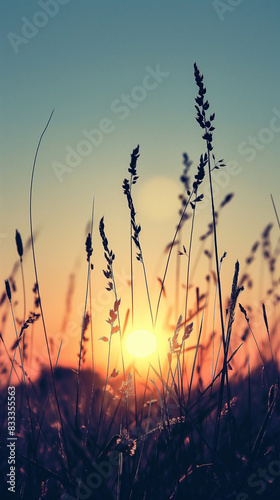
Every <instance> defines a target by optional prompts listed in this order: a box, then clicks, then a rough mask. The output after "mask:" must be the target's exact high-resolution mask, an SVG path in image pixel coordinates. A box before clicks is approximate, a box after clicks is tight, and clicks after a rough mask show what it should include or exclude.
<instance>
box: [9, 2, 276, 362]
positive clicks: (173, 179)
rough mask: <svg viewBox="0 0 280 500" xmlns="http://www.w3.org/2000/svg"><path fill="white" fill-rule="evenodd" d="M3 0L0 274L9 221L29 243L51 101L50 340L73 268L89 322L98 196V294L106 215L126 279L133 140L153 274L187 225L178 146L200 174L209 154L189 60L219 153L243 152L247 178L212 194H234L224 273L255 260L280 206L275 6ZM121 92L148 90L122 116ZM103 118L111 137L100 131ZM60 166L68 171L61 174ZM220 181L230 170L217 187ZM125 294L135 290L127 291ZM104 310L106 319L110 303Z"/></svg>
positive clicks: (45, 236) (37, 210) (45, 209)
mask: <svg viewBox="0 0 280 500" xmlns="http://www.w3.org/2000/svg"><path fill="white" fill-rule="evenodd" d="M232 4H235V6H234V7H233V6H232ZM237 4H238V5H237ZM0 5H1V14H2V15H1V16H0V26H1V83H0V85H1V108H2V109H1V111H2V112H1V184H0V195H1V201H0V203H1V205H0V208H1V215H0V254H1V262H0V275H1V279H2V282H4V279H5V278H7V276H9V273H10V272H11V269H12V266H13V264H14V261H15V260H16V258H17V255H16V251H15V245H14V232H15V229H16V228H17V229H18V230H19V231H20V232H21V234H22V238H23V240H24V241H26V240H27V238H28V237H29V188H30V176H31V169H32V162H33V157H34V152H35V149H36V145H37V142H38V139H39V136H40V134H41V131H42V129H43V127H44V125H45V123H46V121H47V119H48V117H49V115H50V113H51V111H52V109H54V110H55V111H54V115H53V118H52V120H51V123H50V126H49V129H48V130H47V133H46V135H45V137H44V140H43V143H42V146H41V149H40V152H39V157H38V162H37V169H36V172H35V180H34V195H33V221H34V228H35V229H36V230H37V231H38V237H37V240H36V251H37V261H38V262H37V263H38V271H39V279H40V282H41V292H42V294H43V296H44V298H45V300H44V302H45V307H46V315H47V318H48V323H49V325H50V329H51V330H52V331H53V332H54V334H56V333H57V331H59V329H60V326H61V321H62V319H61V318H62V317H63V310H64V303H65V294H66V290H67V286H68V276H69V273H71V272H78V275H77V282H76V286H77V290H78V291H79V292H80V293H77V294H76V296H75V299H74V304H73V311H74V315H75V319H74V321H76V322H77V323H79V322H80V321H81V319H80V318H79V315H78V312H77V311H78V310H79V311H80V310H82V303H83V297H84V291H85V278H86V263H85V258H84V253H83V252H84V241H85V234H86V226H87V223H88V221H89V219H90V213H91V204H92V197H93V196H94V197H95V231H94V249H95V250H94V263H95V266H96V269H95V273H96V275H95V276H94V282H95V285H94V286H95V287H96V289H95V291H96V293H97V295H98V294H101V291H102V290H103V288H104V286H105V284H106V282H105V279H104V277H103V276H102V273H101V267H102V265H103V260H102V248H101V243H100V238H99V235H98V221H99V219H100V217H101V216H102V215H104V216H105V224H106V231H107V235H108V238H109V244H110V246H111V247H113V249H114V251H115V253H116V255H117V256H118V259H119V260H118V263H117V262H116V269H117V271H118V274H119V276H120V282H121V281H123V282H125V276H127V274H128V272H129V267H128V263H127V262H128V256H129V253H128V252H129V233H128V228H129V216H128V212H127V203H126V200H125V198H124V196H123V194H122V187H121V186H122V180H123V178H124V177H125V176H127V167H128V164H129V161H130V154H131V152H132V149H133V148H134V147H136V145H137V144H140V153H141V157H140V159H139V162H138V171H139V175H140V178H139V181H138V184H137V185H136V186H135V191H134V192H135V204H136V208H137V217H138V221H139V222H141V224H142V226H143V234H142V238H143V249H144V253H145V254H146V256H147V257H146V259H147V268H148V274H149V275H152V276H153V277H154V275H155V273H157V272H158V266H159V265H160V264H159V261H160V259H162V250H163V248H164V246H165V244H166V243H168V242H169V241H170V240H171V239H172V237H173V232H174V227H175V225H176V222H177V218H176V213H177V210H178V208H179V204H178V200H177V199H176V196H177V195H176V186H177V189H178V193H179V192H180V190H181V186H180V182H179V177H180V175H181V172H182V153H183V152H184V151H186V152H187V153H188V154H189V156H190V158H191V160H192V161H193V163H194V164H193V169H192V176H193V175H194V174H195V172H196V164H197V161H198V159H199V156H200V154H201V153H202V152H204V144H203V141H202V140H201V133H200V129H199V127H198V125H197V123H196V121H195V119H194V118H195V110H194V97H195V96H196V92H197V91H196V86H195V83H194V78H193V63H194V62H195V61H196V62H197V64H198V66H199V69H200V71H201V72H202V73H203V74H204V77H205V84H206V87H207V96H208V99H209V102H210V106H211V112H215V113H216V121H215V126H216V131H215V134H214V150H215V154H216V157H217V158H224V159H225V162H226V163H229V162H232V161H234V162H236V163H235V165H236V167H235V170H236V171H237V172H238V174H237V175H229V174H228V175H227V180H226V181H225V183H226V185H225V186H224V187H223V186H222V187H221V186H220V187H219V188H217V198H216V199H217V204H218V203H220V202H221V201H222V199H223V198H224V196H225V195H226V194H227V193H229V192H234V193H235V197H234V199H233V201H232V202H231V204H230V206H229V207H226V208H225V209H224V210H225V212H224V215H223V216H222V217H221V222H220V251H221V253H222V252H223V251H224V250H226V251H227V252H228V253H229V257H228V264H227V266H228V273H229V274H230V275H232V271H233V265H234V262H235V260H236V259H237V258H239V259H242V257H244V255H247V254H248V252H249V250H250V248H251V246H252V244H253V243H254V241H255V240H256V239H258V237H259V235H260V233H261V231H262V230H263V228H264V226H265V225H266V224H267V223H268V222H270V221H272V222H273V223H274V226H275V227H274V233H273V238H274V241H276V239H277V237H278V234H277V230H276V220H275V216H274V213H273V209H272V205H271V200H270V193H272V194H273V196H274V199H275V203H276V206H277V207H278V209H279V211H280V193H279V181H280V174H279V164H278V163H279V134H280V99H279V83H280V81H279V80H280V78H279V77H280V72H279V63H277V60H278V59H279V45H280V44H279V21H280V4H279V2H278V1H277V0H270V1H267V2H264V1H262V0H243V1H240V2H237V1H235V2H233V1H231V2H230V0H225V1H224V2H222V1H220V2H218V1H209V0H190V1H186V0H174V1H172V2H171V1H170V0H160V1H159V0H151V1H149V2H148V1H144V2H143V1H142V2H139V1H138V2H137V1H131V0H130V1H128V0H122V2H116V1H113V0H105V1H104V0H103V1H101V0H99V1H94V2H93V1H90V0H80V1H78V0H70V1H67V0H64V1H63V2H62V1H61V2H58V0H56V1H49V2H48V1H44V0H42V1H41V2H37V1H33V0H30V1H28V2H18V1H16V0H9V1H4V0H1V1H0ZM43 6H44V8H45V11H44V8H43ZM42 13H43V14H42ZM34 23H35V24H34ZM39 25H40V27H39ZM157 67H159V68H160V71H161V72H163V73H164V76H162V77H161V81H160V78H159V79H158V82H156V80H155V79H153V77H151V78H150V79H149V80H147V75H148V74H151V73H153V71H156V68H157ZM147 68H148V69H147ZM145 78H146V80H145ZM143 81H149V85H150V86H151V87H152V83H153V82H154V83H155V82H156V83H157V85H156V86H155V85H154V86H155V87H156V88H153V89H152V88H151V89H149V90H146V91H145V90H144V91H143ZM139 87H140V89H139ZM141 89H142V90H141ZM127 94H129V95H130V96H136V97H137V96H138V101H135V99H134V98H132V101H131V100H130V101H129V102H132V104H130V105H129V106H128V105H127V104H126V106H128V107H126V109H122V110H120V108H119V106H120V105H121V101H122V100H123V99H125V97H124V96H125V95H127ZM130 99H131V97H130ZM102 127H103V128H104V127H105V128H106V131H107V133H105V132H104V131H103V132H102V133H101V132H100V128H101V129H102ZM92 129H98V130H99V133H98V136H99V143H98V144H96V145H93V146H92V151H90V152H87V153H85V154H84V157H83V158H80V160H77V163H78V164H77V166H76V167H75V168H72V169H71V171H69V164H67V161H66V155H67V151H69V148H71V151H72V150H74V151H76V152H77V149H78V150H79V148H82V147H83V146H82V143H81V141H84V140H85V131H86V132H90V131H91V130H92ZM101 134H102V135H101ZM95 137H97V135H96V136H95ZM250 137H251V139H250ZM254 138H257V139H254ZM255 141H256V142H255ZM249 142H252V144H251V145H249ZM248 148H250V149H248ZM58 163H59V164H60V165H64V167H65V166H66V167H67V168H68V171H65V172H63V173H60V175H58V174H57V165H58ZM54 166H56V167H55V168H54ZM217 173H218V175H219V172H218V171H216V172H215V174H217ZM155 178H156V179H155ZM224 180H225V179H223V178H222V177H220V183H221V182H224ZM155 185H156V186H158V187H157V188H155V187H154V186H155ZM151 192H153V196H154V203H152V204H151V203H150V199H151ZM148 201H149V207H150V208H149V210H148V211H147V205H148ZM173 202H174V203H173ZM160 204H161V205H162V207H163V209H162V211H161V212H160V213H159V211H158V206H159V205H160ZM162 213H163V214H164V217H162ZM200 216H201V219H200V220H199V222H198V228H197V233H196V234H197V235H198V236H199V235H200V234H201V233H203V232H205V230H206V228H207V223H208V222H209V220H210V213H209V206H208V209H207V208H206V205H205V210H201V214H200ZM187 236H188V234H186V238H187ZM186 242H187V239H186ZM160 262H163V261H160ZM25 266H26V273H27V279H26V281H27V286H28V287H29V288H28V289H29V290H30V289H31V287H32V285H33V283H34V274H32V273H33V271H32V267H31V258H30V254H29V255H27V256H26V259H25ZM139 276H140V274H139ZM19 277H20V276H19V275H18V279H19ZM141 279H142V278H141ZM154 287H156V285H154ZM156 290H157V289H156ZM157 291H158V290H157ZM102 293H103V292H102ZM123 294H124V296H125V295H126V294H127V296H129V295H128V292H127V290H126V288H125V285H123ZM18 298H19V300H21V297H20V296H19V297H18ZM102 300H103V299H100V301H101V302H102ZM103 302H104V300H103ZM105 302H106V301H105ZM109 306H110V302H109V304H108V307H109ZM29 308H30V309H31V308H32V298H31V299H30V306H29ZM99 308H100V311H99V312H100V314H101V313H102V314H103V318H102V321H104V318H105V317H106V315H107V309H106V308H107V303H106V304H105V305H103V306H102V305H99ZM104 308H105V309H104ZM75 342H76V343H78V339H75ZM65 359H66V358H65Z"/></svg>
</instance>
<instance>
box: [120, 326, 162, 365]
mask: <svg viewBox="0 0 280 500" xmlns="http://www.w3.org/2000/svg"><path fill="white" fill-rule="evenodd" d="M156 348H157V339H156V337H155V335H154V334H153V333H152V332H150V331H149V330H134V331H133V332H131V333H130V334H129V335H128V337H127V339H126V349H127V351H128V352H129V354H131V355H132V356H134V357H135V358H147V357H148V356H150V355H151V354H153V352H154V351H155V350H156Z"/></svg>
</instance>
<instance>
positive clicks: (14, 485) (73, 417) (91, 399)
mask: <svg viewBox="0 0 280 500" xmlns="http://www.w3.org/2000/svg"><path fill="white" fill-rule="evenodd" d="M194 77H195V83H196V85H197V92H198V93H197V96H196V98H195V112H196V121H197V125H198V127H199V128H200V129H201V133H202V145H203V150H202V153H201V155H200V157H199V159H198V164H197V168H196V169H193V168H191V166H192V162H191V161H190V159H189V157H188V155H187V154H186V153H184V154H183V172H182V175H181V178H180V180H181V183H182V186H183V188H182V189H183V190H182V194H180V195H179V204H180V208H179V218H178V224H177V226H176V228H175V230H174V234H173V235H171V238H170V235H167V246H166V249H165V250H166V251H165V259H166V262H165V268H164V272H163V274H162V276H160V277H156V279H157V281H158V284H159V294H158V300H157V302H156V303H153V301H152V299H151V293H150V287H149V277H148V275H147V269H146V264H145V262H146V261H145V259H148V256H145V255H144V252H143V248H142V242H141V235H142V233H141V231H142V228H141V225H140V221H139V220H138V214H137V206H136V205H135V202H134V192H133V187H134V185H135V184H136V183H138V182H141V178H140V179H139V177H138V170H137V162H138V159H139V156H140V148H139V146H136V147H135V149H134V150H133V151H132V153H131V161H130V164H129V167H128V175H127V178H126V179H124V180H123V183H122V189H123V194H124V196H125V197H126V200H127V206H128V211H129V217H130V263H129V265H130V280H129V287H130V298H129V302H128V303H123V300H122V296H121V294H119V292H118V287H117V283H116V279H115V274H114V264H115V261H116V260H117V257H118V256H117V255H115V254H114V251H113V249H112V248H111V246H110V234H108V232H107V227H106V220H104V218H102V219H101V220H100V221H96V220H95V216H94V202H93V207H92V215H91V224H90V228H89V232H88V234H87V236H86V240H85V253H84V262H85V263H86V266H87V280H86V294H85V301H84V310H83V314H82V315H81V318H80V321H81V334H80V339H77V338H75V339H74V340H73V342H74V341H75V342H76V346H77V361H76V365H75V369H73V368H72V367H71V368H70V367H67V366H63V365H62V364H61V363H60V352H61V350H63V348H64V346H63V339H62V343H61V344H60V346H59V349H58V351H57V350H56V351H54V348H53V345H52V338H51V336H50V335H49V333H48V330H47V327H46V323H47V322H46V321H45V316H44V302H43V300H42V297H41V294H40V281H39V279H38V274H37V271H38V269H37V261H36V242H35V237H34V230H33V211H32V195H33V178H34V172H35V169H36V164H37V158H38V155H39V154H40V145H41V142H42V140H44V135H45V133H46V131H47V129H48V127H51V117H52V115H51V116H50V118H49V120H48V122H47V124H46V127H45V129H44V130H43V132H42V134H41V136H40V140H39V143H38V147H37V150H36V152H35V158H34V164H33V167H32V177H31V186H30V239H29V242H28V244H27V246H26V245H25V246H24V245H23V243H22V237H21V234H20V232H19V231H18V230H16V240H15V244H16V248H17V252H18V261H17V263H16V264H15V266H14V271H13V273H12V274H11V275H10V276H7V278H6V279H5V291H4V292H3V294H2V297H1V300H0V307H1V327H0V328H1V330H0V370H1V387H0V389H1V392H0V397H1V431H0V436H1V441H0V445H1V455H0V463H1V475H0V490H1V499H2V498H3V499H6V498H7V499H8V498H18V499H26V500H33V499H34V500H38V499H43V498H46V499H48V498H50V499H53V500H56V499H57V500H67V499H68V500H74V499H75V500H79V499H80V500H83V499H103V500H110V499H112V500H113V499H114V500H115V499H116V500H130V499H131V500H133V499H136V500H138V499H141V500H142V499H143V500H150V499H163V500H169V499H170V500H176V499H190V500H196V499H197V500H204V499H213V500H222V499H228V500H249V499H255V498H260V499H262V500H274V499H275V500H276V499H278V498H279V496H280V439H279V427H280V404H279V394H278V388H279V362H280V358H279V342H280V338H279V326H278V318H279V305H280V290H279V288H280V275H279V259H278V257H279V251H280V246H279V241H280V240H279V237H278V234H279V229H280V224H279V217H278V212H277V207H276V205H275V203H274V199H273V197H272V198H271V201H272V203H271V220H268V221H267V225H266V227H265V228H263V232H262V234H261V236H260V237H259V236H258V235H256V241H254V242H252V244H251V243H250V244H251V251H250V253H249V255H248V256H247V257H246V259H245V260H242V261H239V260H238V256H237V259H236V262H235V265H234V268H233V269H232V279H231V281H230V282H228V283H227V284H226V286H225V284H224V281H223V266H224V263H225V261H226V259H227V255H226V252H224V253H221V249H220V247H219V217H220V212H221V211H223V210H230V203H231V200H232V198H233V196H234V194H233V193H232V192H229V193H227V194H225V197H224V199H223V201H222V202H221V203H218V204H217V203H216V200H215V196H214V192H213V179H215V173H216V172H217V171H219V170H220V171H221V170H222V169H223V168H225V165H226V164H225V163H224V160H218V159H217V158H216V157H215V154H214V134H215V133H216V132H215V127H214V124H215V113H214V112H212V111H211V109H210V105H209V102H208V100H207V98H206V95H207V90H206V87H205V84H204V78H203V75H202V74H201V73H200V71H199V69H198V67H197V65H196V64H195V65H194ZM198 132H199V130H198ZM217 133H218V132H217ZM140 177H141V176H140ZM205 184H207V185H208V187H209V192H210V204H209V206H208V207H207V208H205V210H208V212H209V214H208V216H209V225H208V228H207V231H206V232H204V234H202V235H201V236H200V245H201V251H200V254H199V255H198V256H197V255H194V253H193V246H194V241H193V238H194V234H196V233H195V232H194V228H195V226H196V224H197V223H198V222H199V216H200V211H201V210H202V209H203V200H204V198H203V193H202V189H201V188H202V187H203V186H204V185H205ZM186 228H188V233H187V234H188V240H187V243H186V237H185V236H184V234H185V233H184V231H185V229H186ZM240 228H241V230H240V234H238V235H236V238H240V240H242V239H243V238H244V231H243V229H242V216H240ZM93 232H99V235H100V244H101V245H102V247H103V252H104V260H103V274H104V287H105V288H106V292H107V293H108V296H109V297H110V298H111V301H110V307H109V310H108V319H107V322H106V324H104V331H102V332H98V336H97V337H96V334H95V317H93V316H92V314H91V313H90V311H92V307H91V301H92V300H93V290H92V280H93V279H94V272H95V266H96V264H95V260H94V248H93V247H92V240H93ZM272 234H273V235H274V236H273V238H274V239H275V234H276V238H277V239H278V243H277V244H276V246H275V245H274V243H273V241H274V239H273V238H272ZM26 251H29V252H31V253H32V258H33V265H34V273H35V285H34V288H33V295H34V297H32V300H33V301H34V307H33V310H32V311H31V312H29V311H28V308H27V305H26V304H27V302H28V301H27V298H28V300H29V297H27V296H28V293H29V292H28V291H27V290H26V289H25V274H24V257H25V252H26ZM198 257H199V259H201V258H202V257H203V258H205V259H207V262H208V264H209V265H208V270H209V272H208V273H207V274H206V276H205V277H204V281H203V283H193V281H192V270H193V268H194V267H197V266H199V265H200V260H198ZM172 259H173V263H175V265H174V266H173V267H172V268H171V261H172ZM242 259H243V257H242ZM257 259H258V262H261V263H262V269H263V270H262V274H261V275H260V276H261V282H260V283H259V284H257V277H256V275H255V274H256V272H255V271H254V272H253V271H251V269H252V264H253V262H254V261H255V260H257ZM136 268H137V269H138V270H139V268H141V271H142V273H143V283H144V287H145V302H146V306H147V307H145V309H144V308H143V311H145V313H143V314H145V315H148V316H149V321H150V324H151V330H154V331H155V332H157V335H156V336H157V340H158V348H157V350H156V351H155V353H153V354H151V355H147V357H146V358H145V351H143V352H144V354H143V356H144V357H143V359H142V360H141V361H139V359H138V358H137V357H136V358H135V359H134V358H133V356H130V357H129V356H128V354H127V352H126V348H125V341H124V339H125V337H126V333H127V330H128V328H130V329H131V326H133V325H135V323H134V317H135V311H136V310H137V309H139V304H138V303H137V293H136V291H137V286H138V283H137V281H136V279H135V275H136V271H135V270H136ZM170 269H172V273H173V274H174V275H173V276H172V280H173V283H174V288H173V290H172V291H171V290H169V289H168V288H167V279H168V278H169V279H170V276H169V274H170ZM182 276H184V279H182ZM54 279H55V277H54ZM168 283H170V281H168ZM267 283H269V287H267ZM18 289H21V290H23V303H22V304H20V306H21V308H22V310H23V317H22V318H21V319H19V318H18V316H17V311H18V305H19V304H18V303H17V290H18ZM246 289H249V290H253V291H255V293H256V294H257V302H258V318H257V319H258V321H256V317H255V316H256V308H255V307H254V308H253V307H252V305H251V304H247V303H244V301H243V298H242V297H243V295H242V294H243V292H244V290H246ZM167 295H168V300H169V301H170V302H169V303H168V300H167V298H166V296H167ZM170 297H171V298H170ZM69 307H70V306H69ZM140 307H142V305H141V306H140ZM146 311H147V312H146ZM170 311H171V312H170ZM68 312H69V311H68ZM68 312H67V307H66V311H65V314H66V315H67V314H68ZM160 317H161V318H162V317H164V318H165V323H166V324H165V331H164V333H162V334H160V333H159V331H160V328H158V324H159V322H160V319H159V318H160ZM8 318H10V320H11V321H10V322H9V325H10V324H12V325H13V328H10V326H9V328H8V327H7V324H8V321H7V319H8ZM39 324H40V325H41V330H40V331H41V333H40V334H41V335H42V338H41V340H40V342H41V345H42V350H43V349H44V350H46V353H47V360H48V361H47V363H44V364H43V363H42V362H40V361H39V368H40V374H39V376H38V377H34V373H33V371H30V366H31V361H32V357H35V356H36V353H35V349H34V345H33V339H34V335H35V334H36V329H38V325H39ZM138 328H140V326H138ZM157 328H158V329H157ZM143 338H144V337H143ZM148 342H149V341H148V340H145V341H144V342H142V343H143V344H145V343H148ZM96 343H99V344H100V343H103V344H104V352H105V357H104V366H105V368H104V370H103V372H99V371H98V370H97V369H96ZM146 347H147V346H146ZM140 348H142V346H141V344H140V346H139V347H137V349H139V350H140ZM72 364H73V362H72Z"/></svg>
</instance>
